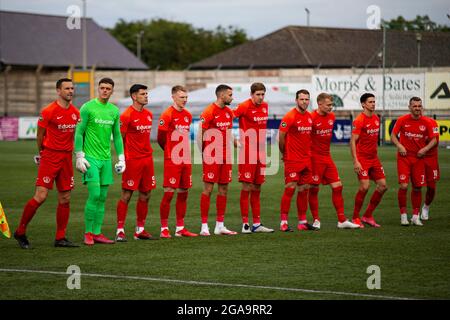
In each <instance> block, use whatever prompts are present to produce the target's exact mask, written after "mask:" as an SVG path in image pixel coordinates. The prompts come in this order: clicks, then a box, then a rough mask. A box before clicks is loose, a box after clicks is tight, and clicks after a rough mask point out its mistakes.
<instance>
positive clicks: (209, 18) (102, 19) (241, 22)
mask: <svg viewBox="0 0 450 320" xmlns="http://www.w3.org/2000/svg"><path fill="white" fill-rule="evenodd" d="M87 4H88V6H87V7H88V9H87V15H88V17H92V18H93V19H94V20H95V21H96V22H97V23H98V24H100V25H101V26H103V27H112V26H114V24H115V23H116V22H117V20H118V19H120V18H122V19H124V20H126V21H133V20H138V19H153V18H164V19H169V20H173V21H179V22H187V23H191V24H193V25H194V26H195V27H202V28H205V29H214V28H215V27H217V26H218V25H222V26H229V25H233V26H237V27H239V28H242V29H244V30H245V31H246V32H247V34H248V35H250V36H251V37H253V38H258V37H260V36H263V35H265V34H268V33H270V32H273V31H275V30H277V29H280V28H282V27H284V26H287V25H306V12H305V8H308V9H309V11H310V25H311V26H323V27H343V28H367V24H366V22H367V20H368V16H369V15H368V14H367V13H366V11H367V8H368V7H369V6H370V5H377V6H378V7H379V8H380V11H381V18H383V19H385V20H390V19H392V18H395V17H397V16H399V15H402V16H404V17H405V18H406V19H413V18H414V17H415V16H416V15H418V14H419V15H425V14H427V15H429V16H430V18H431V19H432V20H433V21H435V22H437V23H439V24H446V25H450V19H449V18H448V17H447V14H450V1H449V0H360V1H357V0H342V1H338V0H316V1H300V0H272V1H269V0H161V1H154V0H109V1H108V0H87ZM71 5H79V6H80V7H81V6H82V0H0V10H9V11H21V12H31V13H44V14H54V15H67V14H68V13H67V8H68V7H69V6H71Z"/></svg>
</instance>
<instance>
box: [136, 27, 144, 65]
mask: <svg viewBox="0 0 450 320" xmlns="http://www.w3.org/2000/svg"><path fill="white" fill-rule="evenodd" d="M143 35H144V30H141V31H139V32H138V33H136V38H137V45H136V55H137V57H138V59H139V60H141V48H142V36H143Z"/></svg>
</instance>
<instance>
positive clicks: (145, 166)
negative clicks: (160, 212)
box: [122, 156, 156, 192]
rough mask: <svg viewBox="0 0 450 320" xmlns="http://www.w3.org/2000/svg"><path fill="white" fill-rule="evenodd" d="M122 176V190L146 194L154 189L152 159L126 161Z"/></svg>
mask: <svg viewBox="0 0 450 320" xmlns="http://www.w3.org/2000/svg"><path fill="white" fill-rule="evenodd" d="M126 164H127V167H126V169H125V172H124V173H123V174H122V189H126V190H139V191H142V192H148V191H150V190H152V189H155V188H156V179H155V172H154V169H153V157H151V156H150V157H145V158H140V159H129V160H126Z"/></svg>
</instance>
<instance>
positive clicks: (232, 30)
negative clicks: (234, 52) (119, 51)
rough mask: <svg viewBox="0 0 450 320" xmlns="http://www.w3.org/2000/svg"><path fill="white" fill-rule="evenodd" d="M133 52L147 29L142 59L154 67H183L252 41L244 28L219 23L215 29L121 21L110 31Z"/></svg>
mask: <svg viewBox="0 0 450 320" xmlns="http://www.w3.org/2000/svg"><path fill="white" fill-rule="evenodd" d="M108 31H109V32H110V33H111V34H112V35H113V36H114V37H115V38H116V39H117V40H118V41H119V42H121V43H122V44H123V45H124V46H125V47H127V48H128V49H129V50H130V51H131V52H133V53H136V47H137V35H138V34H139V32H140V31H144V33H143V36H142V42H141V58H142V60H143V61H144V62H145V63H146V64H147V65H148V66H149V67H150V69H156V68H159V69H161V70H180V69H185V68H187V67H188V66H189V65H190V64H192V63H195V62H197V61H199V60H202V59H204V58H207V57H209V56H211V55H213V54H216V53H218V52H221V51H224V50H226V49H228V48H231V47H234V46H236V45H239V44H242V43H244V42H246V41H248V38H247V34H246V32H245V31H244V30H243V29H239V28H236V27H232V26H229V27H228V28H223V27H222V26H218V27H217V28H216V29H215V30H213V31H211V30H205V29H202V28H198V29H197V28H194V27H193V26H192V25H191V24H188V23H180V22H173V21H168V20H165V19H156V20H150V21H148V20H140V21H134V22H126V21H124V20H122V19H121V20H119V21H118V22H117V23H116V25H115V26H114V27H113V28H112V29H109V30H108Z"/></svg>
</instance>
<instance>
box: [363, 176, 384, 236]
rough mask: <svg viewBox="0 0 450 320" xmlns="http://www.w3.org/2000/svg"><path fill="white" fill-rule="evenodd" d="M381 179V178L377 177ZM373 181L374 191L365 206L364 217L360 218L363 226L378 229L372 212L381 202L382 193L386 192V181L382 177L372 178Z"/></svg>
mask: <svg viewBox="0 0 450 320" xmlns="http://www.w3.org/2000/svg"><path fill="white" fill-rule="evenodd" d="M383 176H384V174H383ZM378 177H381V176H378ZM374 180H375V183H376V185H377V186H376V188H375V191H374V192H373V194H372V197H371V198H370V202H369V205H368V206H367V209H366V212H364V215H363V217H362V222H364V223H365V224H367V225H369V226H371V227H376V228H378V227H380V225H379V224H377V223H376V222H375V219H374V218H373V212H374V211H375V209H376V207H377V206H378V204H379V203H380V201H381V198H382V197H383V195H384V193H385V192H386V191H387V185H386V179H385V178H384V177H381V178H380V179H379V178H377V177H376V176H374Z"/></svg>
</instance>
